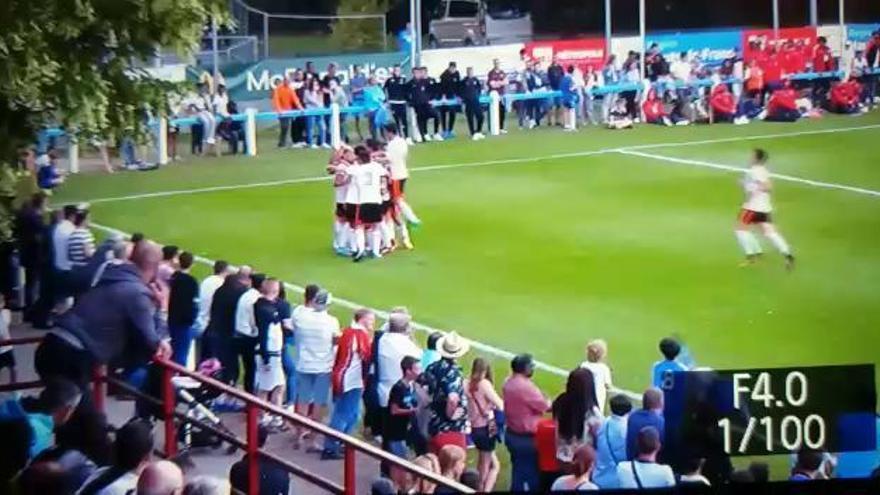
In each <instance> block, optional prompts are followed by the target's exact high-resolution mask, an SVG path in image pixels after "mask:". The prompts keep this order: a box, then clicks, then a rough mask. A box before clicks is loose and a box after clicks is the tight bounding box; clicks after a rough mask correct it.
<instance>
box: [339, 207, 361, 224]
mask: <svg viewBox="0 0 880 495" xmlns="http://www.w3.org/2000/svg"><path fill="white" fill-rule="evenodd" d="M343 207H344V208H343V215H342V218H344V219H345V220H346V221H347V222H349V223H354V222H355V220H357V211H358V205H356V204H354V203H345V204H344V205H343Z"/></svg>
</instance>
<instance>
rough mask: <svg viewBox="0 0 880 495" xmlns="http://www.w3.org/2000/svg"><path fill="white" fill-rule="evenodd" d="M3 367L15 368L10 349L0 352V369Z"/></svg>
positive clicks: (13, 357)
mask: <svg viewBox="0 0 880 495" xmlns="http://www.w3.org/2000/svg"><path fill="white" fill-rule="evenodd" d="M3 368H15V354H13V353H12V351H6V352H4V353H3V354H0V370H2V369H3Z"/></svg>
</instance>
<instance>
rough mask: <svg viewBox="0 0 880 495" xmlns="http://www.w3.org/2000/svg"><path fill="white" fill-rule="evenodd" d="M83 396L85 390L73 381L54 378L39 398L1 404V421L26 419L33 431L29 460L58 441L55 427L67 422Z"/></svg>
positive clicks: (8, 401)
mask: <svg viewBox="0 0 880 495" xmlns="http://www.w3.org/2000/svg"><path fill="white" fill-rule="evenodd" d="M81 398H82V392H81V391H80V390H79V388H78V387H77V386H76V385H75V384H74V383H72V382H70V381H69V380H65V379H63V378H51V379H49V380H47V381H46V388H44V389H43V391H42V392H41V393H40V395H39V397H36V398H34V397H23V398H21V399H9V400H7V401H6V402H3V403H0V421H16V420H25V421H27V423H28V426H29V429H30V431H31V436H30V445H29V447H28V459H33V458H34V457H36V456H37V455H38V454H39V453H41V452H43V451H44V450H46V449H48V448H49V447H51V446H52V445H53V444H54V443H55V442H54V440H55V439H54V429H55V427H57V426H61V425H63V424H65V423H67V420H69V419H70V416H71V415H72V414H73V411H74V410H75V409H76V407H77V406H78V405H79V401H80V399H81Z"/></svg>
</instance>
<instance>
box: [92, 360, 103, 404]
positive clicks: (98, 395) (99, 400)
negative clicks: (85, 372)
mask: <svg viewBox="0 0 880 495" xmlns="http://www.w3.org/2000/svg"><path fill="white" fill-rule="evenodd" d="M92 379H93V381H94V383H93V384H92V400H93V401H94V402H95V409H97V410H98V411H100V412H101V413H104V412H105V407H106V403H107V400H106V399H107V366H106V365H103V364H100V365H98V366H95V369H94V371H93V373H92Z"/></svg>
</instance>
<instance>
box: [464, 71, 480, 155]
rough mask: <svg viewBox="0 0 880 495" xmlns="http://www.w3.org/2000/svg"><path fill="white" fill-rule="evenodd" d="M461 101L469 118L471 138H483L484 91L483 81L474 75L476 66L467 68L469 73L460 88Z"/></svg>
mask: <svg viewBox="0 0 880 495" xmlns="http://www.w3.org/2000/svg"><path fill="white" fill-rule="evenodd" d="M459 91H460V92H459V95H460V96H461V101H462V102H463V103H464V114H465V117H466V118H467V125H468V130H469V131H470V133H471V139H473V140H475V141H476V140H478V139H483V138H484V137H485V136H484V135H483V106H482V105H481V104H480V96H481V94H482V92H483V83H482V82H480V80H479V79H477V78H476V77H474V68H473V67H468V68H467V75H466V76H465V78H464V79H462V80H461V86H460V89H459Z"/></svg>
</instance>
